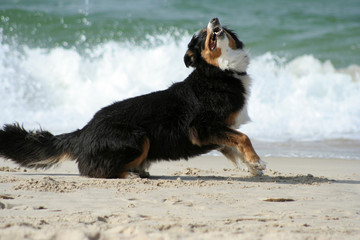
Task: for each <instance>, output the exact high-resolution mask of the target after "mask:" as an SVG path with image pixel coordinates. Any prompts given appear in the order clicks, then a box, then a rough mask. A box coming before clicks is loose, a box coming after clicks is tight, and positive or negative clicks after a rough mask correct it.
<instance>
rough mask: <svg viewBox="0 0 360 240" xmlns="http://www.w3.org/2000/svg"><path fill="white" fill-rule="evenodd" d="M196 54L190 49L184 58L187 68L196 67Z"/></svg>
mask: <svg viewBox="0 0 360 240" xmlns="http://www.w3.org/2000/svg"><path fill="white" fill-rule="evenodd" d="M194 55H195V53H194V52H193V51H191V50H190V49H188V50H187V51H186V53H185V56H184V63H185V66H186V67H187V68H188V67H195V56H194Z"/></svg>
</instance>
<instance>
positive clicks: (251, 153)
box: [214, 132, 260, 163]
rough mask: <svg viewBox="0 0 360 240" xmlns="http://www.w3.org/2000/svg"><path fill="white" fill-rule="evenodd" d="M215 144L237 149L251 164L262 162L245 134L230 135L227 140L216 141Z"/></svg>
mask: <svg viewBox="0 0 360 240" xmlns="http://www.w3.org/2000/svg"><path fill="white" fill-rule="evenodd" d="M214 143H215V144H219V145H223V146H230V147H234V148H236V149H237V150H238V151H239V152H240V153H242V154H243V155H244V157H245V159H246V160H247V161H248V162H250V163H256V162H258V161H259V160H260V157H259V156H258V155H257V154H256V152H255V150H254V148H253V146H252V144H251V141H250V139H249V137H248V136H246V135H245V134H244V133H241V132H237V134H235V133H228V134H227V135H226V138H224V139H215V140H214Z"/></svg>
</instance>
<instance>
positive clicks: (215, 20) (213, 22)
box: [210, 17, 219, 25]
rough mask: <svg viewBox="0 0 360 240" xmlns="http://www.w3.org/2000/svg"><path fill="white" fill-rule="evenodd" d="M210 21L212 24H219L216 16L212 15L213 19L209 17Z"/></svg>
mask: <svg viewBox="0 0 360 240" xmlns="http://www.w3.org/2000/svg"><path fill="white" fill-rule="evenodd" d="M210 23H211V24H214V25H216V24H219V19H218V18H217V17H214V18H213V19H211V21H210Z"/></svg>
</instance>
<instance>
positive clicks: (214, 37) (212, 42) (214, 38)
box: [209, 27, 223, 51]
mask: <svg viewBox="0 0 360 240" xmlns="http://www.w3.org/2000/svg"><path fill="white" fill-rule="evenodd" d="M222 33H223V30H222V28H220V27H215V28H214V30H213V33H212V34H211V36H210V42H209V48H210V50H211V51H214V50H215V49H216V44H217V39H218V36H221V35H222Z"/></svg>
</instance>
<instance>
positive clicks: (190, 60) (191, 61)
mask: <svg viewBox="0 0 360 240" xmlns="http://www.w3.org/2000/svg"><path fill="white" fill-rule="evenodd" d="M197 42H198V36H197V35H194V36H193V37H192V38H191V40H190V42H189V44H188V50H187V51H186V53H185V56H184V63H185V66H186V67H190V66H191V67H195V63H196V57H195V48H196V44H197Z"/></svg>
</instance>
